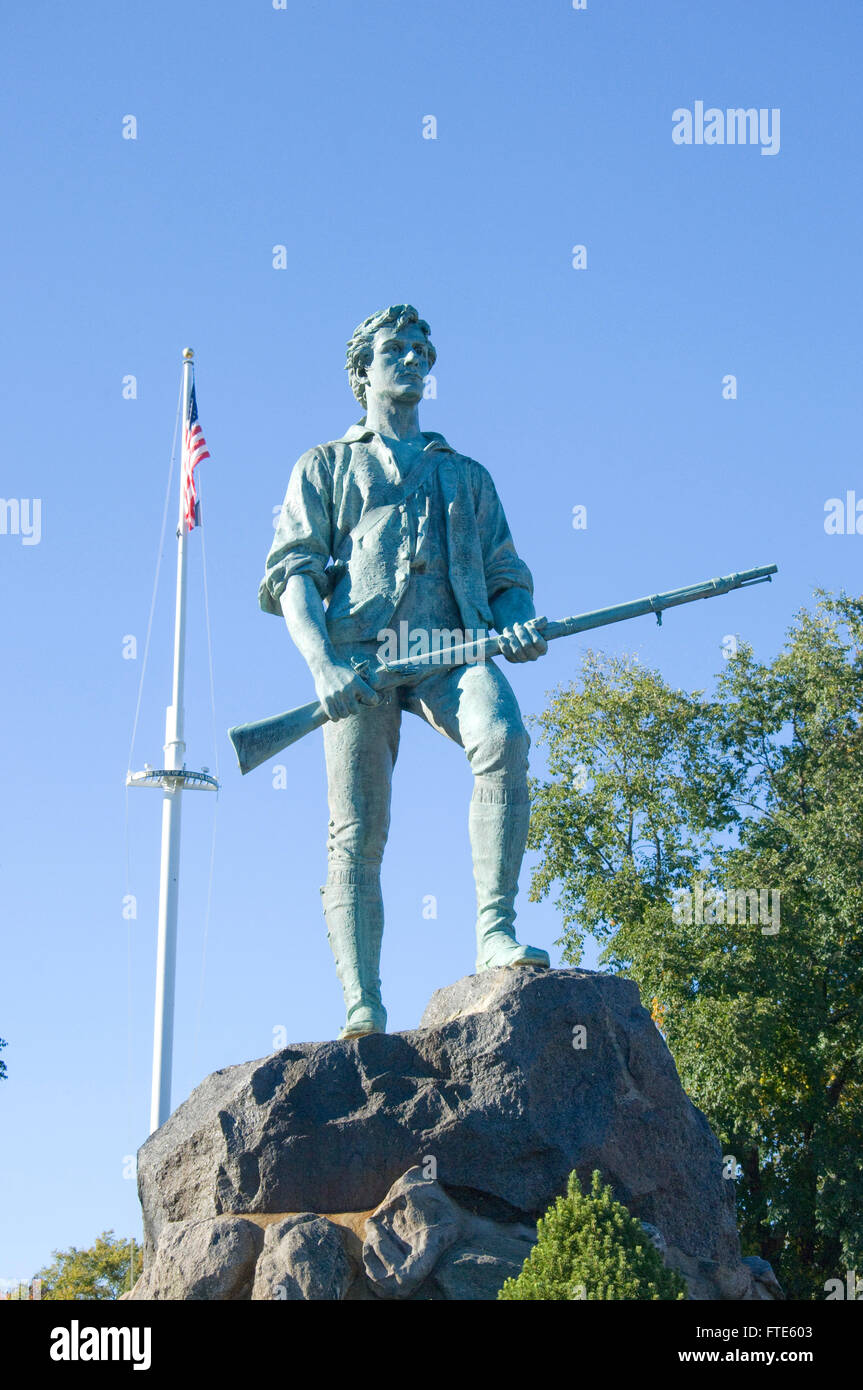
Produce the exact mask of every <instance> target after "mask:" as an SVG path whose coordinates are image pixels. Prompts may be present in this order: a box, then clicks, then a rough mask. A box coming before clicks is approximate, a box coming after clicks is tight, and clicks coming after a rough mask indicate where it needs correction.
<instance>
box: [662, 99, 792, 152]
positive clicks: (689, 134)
mask: <svg viewBox="0 0 863 1390" xmlns="http://www.w3.org/2000/svg"><path fill="white" fill-rule="evenodd" d="M671 121H672V126H671V138H672V140H673V141H674V143H675V145H760V146H761V153H762V154H778V153H779V107H778V106H774V107H773V108H772V109H768V107H766V106H760V107H755V106H749V107H743V106H729V107H727V108H726V109H725V110H724V111H723V110H722V109H721V107H719V106H708V108H707V110H706V111H705V109H704V102H703V101H696V103H695V106H694V109H693V110H692V111H690V109H689V107H688V106H678V108H677V110H676V111H672V113H671Z"/></svg>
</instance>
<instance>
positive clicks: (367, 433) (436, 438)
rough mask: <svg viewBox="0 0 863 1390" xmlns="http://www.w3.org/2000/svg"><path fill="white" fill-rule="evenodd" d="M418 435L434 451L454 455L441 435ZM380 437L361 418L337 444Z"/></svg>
mask: <svg viewBox="0 0 863 1390" xmlns="http://www.w3.org/2000/svg"><path fill="white" fill-rule="evenodd" d="M420 433H421V434H422V436H423V438H424V439H426V440H428V442H429V444H433V445H434V447H435V449H447V450H448V451H449V452H450V453H451V454H454V453H455V449H454V448H453V447H452V445H451V444H448V443H447V441H446V440H445V439H444V437H443V435H442V434H437V433H435V431H434V430H421V431H420ZM380 437H381V436H380V435H379V434H378V432H377V431H376V430H373V429H370V428H369V426H368V425H367V424H366V417H365V416H363V418H362V420H358V421H357V423H356V424H355V425H351V427H350V429H349V430H345V433H344V434H343V435H342V437H341V439H340V440H339V443H340V444H357V443H359V442H360V441H364V440H369V439H380Z"/></svg>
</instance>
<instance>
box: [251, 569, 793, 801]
mask: <svg viewBox="0 0 863 1390" xmlns="http://www.w3.org/2000/svg"><path fill="white" fill-rule="evenodd" d="M777 570H778V565H759V566H758V567H757V568H756V569H751V570H741V571H740V573H739V574H728V575H726V576H725V577H724V578H722V579H705V580H704V582H703V583H701V584H690V585H689V586H688V587H686V588H684V589H669V590H668V591H667V592H666V593H664V594H653V595H651V596H650V597H649V598H637V599H633V600H632V601H631V602H630V603H620V604H618V605H617V606H616V607H614V608H596V609H594V610H593V612H591V613H578V614H576V615H575V617H572V618H562V619H560V620H559V621H558V622H544V623H538V624H537V625H536V631H537V632H539V633H540V634H541V635H542V636H543V637H544V638H545V640H546V641H547V642H553V641H554V640H555V639H556V638H558V637H573V636H574V635H575V634H576V633H577V632H589V631H590V630H591V629H592V628H596V627H608V626H609V625H610V624H611V623H623V622H626V621H627V620H628V619H629V618H641V617H643V616H644V615H645V614H647V613H655V614H656V619H657V622H659V623H660V624H661V622H662V615H663V613H664V612H665V610H666V608H677V607H679V605H680V604H682V603H694V602H695V600H696V599H701V598H718V597H719V595H720V594H729V593H731V591H732V589H748V588H750V587H751V586H752V585H753V584H764V583H768V584H769V583H770V576H771V575H772V574H776V572H777ZM500 652H501V637H500V636H499V635H498V636H496V637H491V636H488V637H481V638H478V639H477V640H476V641H475V642H463V643H461V644H460V645H459V646H445V647H437V648H435V649H434V651H429V652H425V653H424V654H422V655H421V656H413V657H406V658H405V659H403V660H401V661H385V660H384V659H383V658H382V657H376V658H375V659H374V661H372V660H371V659H367V660H359V659H356V660H353V661H352V662H351V665H352V666H353V668H354V670H355V671H356V672H357V674H358V675H359V676H361V677H362V679H363V680H364V681H365V682H366V684H367V685H370V686H371V687H372V689H373V690H376V691H380V690H389V689H392V688H393V687H394V686H398V685H413V684H415V683H416V682H417V681H420V680H423V679H425V678H426V677H427V676H430V675H433V674H434V673H435V672H437V671H440V670H441V668H442V667H444V666H465V665H468V664H479V663H481V662H483V661H488V660H489V658H490V657H493V656H499V655H500ZM328 719H329V715H328V714H327V712H326V710H325V709H324V707H323V705H322V704H320V703H319V701H317V700H313V701H312V702H311V704H308V705H300V706H299V707H298V708H297V709H290V710H287V711H286V712H285V713H284V714H275V715H273V716H272V717H271V718H269V719H259V720H258V721H257V723H255V724H237V725H236V726H235V727H234V728H233V729H229V730H228V737H229V738H230V740H231V742H232V744H233V745H234V751H235V752H236V754H237V761H238V762H239V764H240V771H241V772H242V773H243V775H244V776H245V774H246V773H247V772H251V771H252V769H253V768H256V767H260V765H261V763H265V762H267V760H268V759H269V758H273V757H275V755H276V754H277V753H281V752H282V750H283V749H284V748H289V747H290V745H291V744H292V743H297V742H298V741H299V740H300V739H301V738H304V737H305V735H306V734H310V733H311V732H312V730H313V729H319V728H320V727H321V725H322V724H326V723H327V721H328Z"/></svg>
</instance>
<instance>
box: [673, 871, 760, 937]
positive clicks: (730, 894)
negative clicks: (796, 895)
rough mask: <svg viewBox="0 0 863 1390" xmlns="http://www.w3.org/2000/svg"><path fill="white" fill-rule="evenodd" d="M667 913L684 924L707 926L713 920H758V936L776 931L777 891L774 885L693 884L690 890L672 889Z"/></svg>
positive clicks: (730, 923)
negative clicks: (724, 885) (723, 886)
mask: <svg viewBox="0 0 863 1390" xmlns="http://www.w3.org/2000/svg"><path fill="white" fill-rule="evenodd" d="M671 897H672V907H671V915H672V917H673V918H674V921H675V922H681V923H683V925H684V926H691V925H692V924H693V923H695V924H696V925H702V926H703V925H708V926H709V925H710V924H711V923H713V922H728V923H729V925H734V924H735V923H736V922H745V921H746V920H747V917H748V920H749V921H750V922H760V923H761V935H762V936H776V935H778V932H779V915H780V905H781V904H780V899H781V894H780V891H779V889H778V888H760V889H759V888H728V889H726V890H725V891H723V890H722V889H721V888H711V886H710V884H709V883H704V882H700V883H696V885H695V888H694V890H693V889H690V888H675V889H674V890H673V891H672V894H671Z"/></svg>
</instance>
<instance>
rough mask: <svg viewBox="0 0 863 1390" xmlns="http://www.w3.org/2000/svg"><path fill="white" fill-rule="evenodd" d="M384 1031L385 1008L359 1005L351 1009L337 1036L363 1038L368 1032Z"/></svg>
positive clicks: (385, 1021) (385, 1029)
mask: <svg viewBox="0 0 863 1390" xmlns="http://www.w3.org/2000/svg"><path fill="white" fill-rule="evenodd" d="M386 1031H387V1011H386V1009H384V1008H380V1009H374V1008H371V1007H368V1006H363V1005H360V1007H359V1008H356V1009H352V1010H351V1012H350V1014H349V1015H348V1019H347V1022H346V1023H345V1026H344V1028H343V1029H342V1031H341V1032H340V1033H339V1038H340V1039H345V1038H364V1037H365V1036H366V1035H367V1034H368V1033H385V1032H386Z"/></svg>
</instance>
